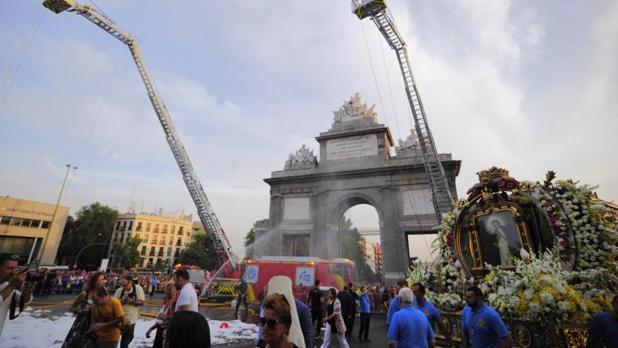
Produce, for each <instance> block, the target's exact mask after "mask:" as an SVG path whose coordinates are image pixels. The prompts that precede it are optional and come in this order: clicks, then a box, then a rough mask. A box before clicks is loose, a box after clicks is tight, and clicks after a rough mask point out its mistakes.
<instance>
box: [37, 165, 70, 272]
mask: <svg viewBox="0 0 618 348" xmlns="http://www.w3.org/2000/svg"><path fill="white" fill-rule="evenodd" d="M66 167H67V171H66V173H65V174H64V180H63V181H62V186H61V187H60V192H59V193H58V200H57V201H56V207H54V213H53V214H52V219H51V221H50V222H49V227H48V228H47V232H46V233H45V239H44V240H43V245H42V246H41V250H40V251H39V255H38V257H37V258H38V259H39V261H40V260H41V259H42V258H43V252H44V251H45V246H46V245H47V239H49V233H50V232H51V229H52V227H53V225H54V220H56V214H57V213H58V206H59V205H60V199H62V193H63V192H64V186H65V185H66V183H67V178H68V177H69V172H70V171H71V168H73V170H77V167H76V166H71V164H67V165H66Z"/></svg>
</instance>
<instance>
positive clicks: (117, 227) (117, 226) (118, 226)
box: [116, 221, 120, 231]
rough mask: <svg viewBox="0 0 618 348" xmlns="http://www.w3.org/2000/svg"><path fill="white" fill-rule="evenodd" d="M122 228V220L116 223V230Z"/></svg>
mask: <svg viewBox="0 0 618 348" xmlns="http://www.w3.org/2000/svg"><path fill="white" fill-rule="evenodd" d="M118 230H120V221H118V222H117V223H116V231H118Z"/></svg>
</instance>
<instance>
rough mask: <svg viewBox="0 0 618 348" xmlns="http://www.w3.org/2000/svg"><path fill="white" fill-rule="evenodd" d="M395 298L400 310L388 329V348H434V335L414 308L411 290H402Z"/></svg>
mask: <svg viewBox="0 0 618 348" xmlns="http://www.w3.org/2000/svg"><path fill="white" fill-rule="evenodd" d="M397 298H399V302H400V305H401V309H400V310H399V311H398V312H397V313H395V314H394V315H393V318H392V321H391V324H390V326H389V328H388V333H387V335H386V336H387V338H388V346H389V348H393V347H397V348H429V347H431V348H434V347H435V346H436V342H435V340H434V337H435V334H434V332H433V330H432V329H431V325H430V324H429V320H427V317H426V316H425V314H423V312H421V311H419V310H418V309H416V308H414V306H413V304H412V302H413V299H414V294H413V293H412V289H410V288H402V289H401V290H399V293H398V294H397Z"/></svg>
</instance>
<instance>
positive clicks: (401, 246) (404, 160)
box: [254, 94, 461, 281]
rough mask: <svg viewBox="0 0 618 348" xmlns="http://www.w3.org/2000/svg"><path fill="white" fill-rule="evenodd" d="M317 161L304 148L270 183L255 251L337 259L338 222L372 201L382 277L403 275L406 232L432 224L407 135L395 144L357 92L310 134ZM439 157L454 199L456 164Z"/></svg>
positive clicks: (426, 190) (419, 164)
mask: <svg viewBox="0 0 618 348" xmlns="http://www.w3.org/2000/svg"><path fill="white" fill-rule="evenodd" d="M316 140H317V142H318V143H319V146H320V153H319V160H318V157H317V156H314V153H313V151H312V150H310V149H309V148H308V147H306V146H305V145H303V146H302V147H301V148H300V149H299V150H298V151H296V153H294V154H290V156H289V159H288V160H287V161H286V163H285V167H284V169H283V170H280V171H275V172H272V174H271V177H270V178H267V179H264V181H265V182H266V183H268V184H269V185H270V214H269V218H268V219H266V220H260V221H258V222H256V224H255V229H256V240H257V241H260V242H259V243H256V244H255V247H254V248H255V250H254V253H255V255H294V256H319V257H326V258H334V257H340V256H341V255H339V252H340V249H339V245H338V243H339V242H338V238H339V235H338V233H339V222H340V220H341V217H342V215H343V214H344V213H345V211H346V210H347V209H348V208H350V207H352V206H354V205H357V204H363V203H364V204H369V205H371V206H373V207H374V208H375V209H376V210H377V212H378V216H379V219H380V240H381V245H382V258H383V259H382V267H383V272H384V276H385V280H387V281H393V280H394V279H397V278H400V277H401V276H403V272H404V270H405V268H406V267H407V264H408V242H407V240H408V239H407V235H408V234H419V233H428V232H431V231H432V228H433V227H435V226H436V225H437V219H436V216H435V213H434V208H433V204H432V202H431V188H430V187H429V183H428V181H427V178H426V175H425V170H424V167H423V159H422V154H421V153H420V150H419V149H418V148H417V144H416V141H415V140H414V137H413V136H412V135H411V136H410V137H408V139H406V140H405V141H401V140H399V145H398V146H396V147H394V143H393V138H392V136H391V133H390V131H389V129H388V127H386V126H385V125H383V124H380V123H378V121H377V115H376V113H375V112H374V111H373V108H368V107H367V105H366V104H364V103H363V102H362V101H361V98H360V96H359V95H358V94H356V95H355V96H354V97H352V98H351V99H350V100H349V101H347V102H345V103H344V104H343V105H342V106H341V108H339V110H337V111H335V112H334V119H333V124H332V126H331V128H330V129H329V130H328V131H326V132H323V133H320V135H319V136H318V137H316ZM440 159H441V161H442V164H443V166H444V170H445V172H446V174H447V177H448V181H449V186H450V188H451V193H452V195H453V197H456V194H457V193H456V189H455V177H456V176H457V175H458V173H459V168H460V165H461V161H457V160H452V159H451V155H450V154H441V155H440Z"/></svg>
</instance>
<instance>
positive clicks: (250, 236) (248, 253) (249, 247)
mask: <svg viewBox="0 0 618 348" xmlns="http://www.w3.org/2000/svg"><path fill="white" fill-rule="evenodd" d="M253 243H255V227H252V228H251V229H250V230H249V231H248V232H247V234H246V235H245V244H244V246H245V258H246V259H250V258H252V257H253V256H254V254H255V252H254V250H253Z"/></svg>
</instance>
